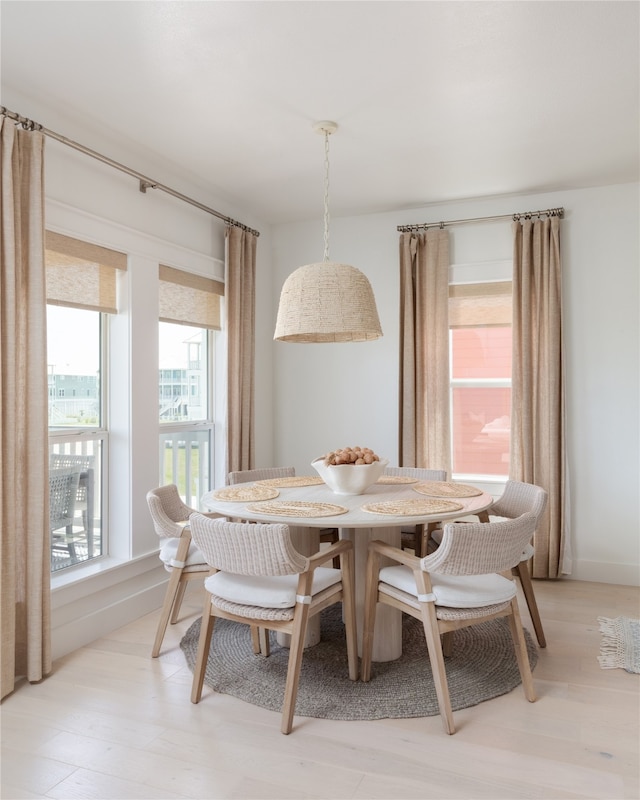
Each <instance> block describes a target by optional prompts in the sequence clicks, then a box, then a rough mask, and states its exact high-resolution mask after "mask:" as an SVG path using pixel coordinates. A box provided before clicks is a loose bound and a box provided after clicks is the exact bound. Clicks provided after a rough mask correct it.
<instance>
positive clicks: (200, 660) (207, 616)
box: [191, 597, 216, 703]
mask: <svg viewBox="0 0 640 800" xmlns="http://www.w3.org/2000/svg"><path fill="white" fill-rule="evenodd" d="M215 621H216V618H215V617H214V616H213V614H212V613H211V601H210V600H209V597H207V602H205V607H204V610H203V612H202V621H201V623H200V639H199V640H198V653H197V655H196V663H195V666H194V668H193V683H192V684H191V702H192V703H199V702H200V698H201V697H202V686H203V684H204V676H205V672H206V670H207V661H208V660H209V648H210V647H211V635H212V634H213V626H214V624H215Z"/></svg>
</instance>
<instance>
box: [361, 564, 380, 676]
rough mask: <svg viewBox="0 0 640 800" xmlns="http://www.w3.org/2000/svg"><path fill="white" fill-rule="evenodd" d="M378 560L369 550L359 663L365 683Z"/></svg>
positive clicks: (369, 652) (371, 644)
mask: <svg viewBox="0 0 640 800" xmlns="http://www.w3.org/2000/svg"><path fill="white" fill-rule="evenodd" d="M378 573H379V569H378V558H377V556H376V555H375V553H374V552H373V551H372V550H370V551H369V555H368V556H367V568H366V577H365V590H364V620H363V624H362V661H361V662H360V680H361V681H364V683H366V682H367V681H369V680H371V656H372V654H373V635H374V628H375V624H376V610H377V607H378Z"/></svg>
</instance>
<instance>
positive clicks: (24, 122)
mask: <svg viewBox="0 0 640 800" xmlns="http://www.w3.org/2000/svg"><path fill="white" fill-rule="evenodd" d="M0 115H2V116H3V117H8V118H9V119H12V120H14V121H15V122H18V123H20V125H21V126H22V127H23V128H24V129H25V130H27V131H40V132H41V133H43V134H44V135H45V136H49V137H50V138H51V139H55V140H56V141H58V142H62V144H66V145H68V146H69V147H72V148H73V149H74V150H79V151H80V152H81V153H84V154H85V155H87V156H91V158H95V159H97V160H98V161H102V163H103V164H108V165H109V166H110V167H114V168H115V169H119V170H120V171H121V172H125V173H126V174H127V175H131V177H133V178H137V179H138V180H139V181H140V191H141V192H146V191H147V189H159V190H160V191H161V192H166V193H167V194H170V195H171V196H172V197H177V198H178V200H183V201H184V202H185V203H189V204H190V205H192V206H195V207H196V208H199V209H200V210H201V211H206V212H207V214H212V215H213V216H214V217H217V218H218V219H221V220H222V221H223V222H226V223H227V225H231V226H233V227H234V228H242V230H243V231H247V232H248V233H252V234H253V235H254V236H260V232H259V231H255V230H253V228H249V227H248V226H247V225H244V224H243V223H242V222H238V221H237V220H235V219H231V217H227V216H225V215H224V214H221V213H220V212H219V211H216V210H215V209H213V208H209V207H208V206H205V205H203V203H199V202H198V201H197V200H193V199H192V198H191V197H187V196H186V195H184V194H181V193H180V192H177V191H176V190H175V189H171V188H170V187H169V186H165V185H164V184H162V183H158V181H154V180H153V179H152V178H147V177H146V176H145V175H142V174H141V173H140V172H136V170H134V169H131V168H130V167H126V166H125V165H124V164H120V163H118V162H117V161H114V160H113V159H112V158H108V157H107V156H103V155H102V154H101V153H97V152H96V151H95V150H91V149H90V148H88V147H85V146H84V145H82V144H78V142H74V141H73V140H72V139H67V137H66V136H62V135H61V134H59V133H56V132H55V131H51V130H49V129H48V128H45V127H44V126H43V125H40V124H39V123H38V122H34V121H33V120H32V119H28V118H27V117H23V116H21V115H20V114H17V113H16V112H15V111H9V109H8V108H5V107H4V106H0Z"/></svg>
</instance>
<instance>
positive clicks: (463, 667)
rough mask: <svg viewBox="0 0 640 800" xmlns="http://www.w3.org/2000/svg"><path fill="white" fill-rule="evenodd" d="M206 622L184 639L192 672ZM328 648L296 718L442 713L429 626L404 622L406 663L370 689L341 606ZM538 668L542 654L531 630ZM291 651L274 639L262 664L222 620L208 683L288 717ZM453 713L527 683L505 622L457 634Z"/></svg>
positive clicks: (326, 624)
mask: <svg viewBox="0 0 640 800" xmlns="http://www.w3.org/2000/svg"><path fill="white" fill-rule="evenodd" d="M200 621H201V620H200V619H197V620H196V621H195V622H194V623H193V624H192V625H191V627H190V628H189V629H188V631H187V632H186V633H185V635H184V637H183V639H182V641H181V642H180V647H181V648H182V650H183V652H184V655H185V658H186V660H187V664H188V665H189V668H190V669H191V670H193V666H194V663H195V658H196V652H197V649H198V636H199V634H200ZM320 630H321V641H320V642H319V644H317V645H315V646H314V647H310V648H308V649H306V650H305V651H304V656H303V659H302V669H301V673H300V686H299V688H298V698H297V701H296V715H299V716H303V717H320V718H323V719H336V720H366V719H385V718H400V717H430V716H434V715H436V714H438V713H439V711H438V701H437V698H436V692H435V688H434V684H433V678H432V674H431V666H430V664H429V656H428V653H427V645H426V643H425V638H424V630H423V628H422V624H421V623H420V622H419V621H418V620H416V619H414V618H413V617H409V616H406V615H403V626H402V657H401V658H400V659H398V660H397V661H388V662H379V663H374V664H373V668H372V674H371V681H370V682H369V683H362V682H361V681H355V682H354V681H350V680H349V678H348V674H347V656H346V645H345V638H344V628H343V625H342V619H341V607H340V605H334V606H331V607H330V608H327V609H325V610H324V611H323V612H322V613H321V619H320ZM525 636H526V639H527V649H528V651H529V661H530V663H531V666H532V668H533V667H534V666H535V664H536V662H537V660H538V651H537V649H536V646H535V644H534V643H533V640H532V638H531V636H530V635H529V633H528V631H526V630H525ZM288 658H289V650H288V649H287V648H285V647H281V646H280V645H279V644H278V643H277V642H276V639H275V635H274V634H273V633H271V655H270V656H269V658H264V657H262V656H256V655H254V653H253V650H252V648H251V638H250V634H249V627H248V626H247V625H241V624H239V623H235V622H230V621H228V620H224V619H218V620H216V623H215V627H214V630H213V637H212V641H211V650H210V653H209V660H208V663H207V669H206V674H205V683H206V684H207V685H208V686H210V687H211V688H212V689H213V690H214V691H216V692H220V693H222V694H230V695H232V696H233V697H237V698H239V699H240V700H244V701H246V702H247V703H252V704H253V705H256V706H261V707H262V708H267V709H270V710H271V711H281V710H282V700H283V696H284V685H285V679H286V674H287V660H288ZM445 663H446V670H447V680H448V683H449V692H450V695H451V705H452V708H453V710H454V711H456V710H458V709H461V708H468V707H469V706H474V705H477V704H478V703H481V702H483V701H484V700H489V699H491V698H493V697H498V696H499V695H502V694H506V693H507V692H510V691H511V690H512V689H514V688H515V687H516V686H518V685H519V684H520V683H521V680H520V672H519V671H518V665H517V662H516V658H515V654H514V650H513V642H512V639H511V634H510V632H509V625H508V623H507V622H506V620H504V619H497V620H492V621H491V622H484V623H482V624H480V625H474V626H473V627H471V628H463V629H462V630H459V631H456V632H455V633H454V642H453V649H452V655H451V656H450V657H449V658H447V659H446V660H445Z"/></svg>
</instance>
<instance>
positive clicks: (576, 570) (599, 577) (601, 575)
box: [564, 561, 640, 586]
mask: <svg viewBox="0 0 640 800" xmlns="http://www.w3.org/2000/svg"><path fill="white" fill-rule="evenodd" d="M572 570H573V571H572V573H571V575H565V576H564V578H565V579H568V580H574V581H591V582H592V583H615V584H617V585H620V586H640V565H638V564H613V563H607V562H606V561H574V562H573V568H572Z"/></svg>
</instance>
